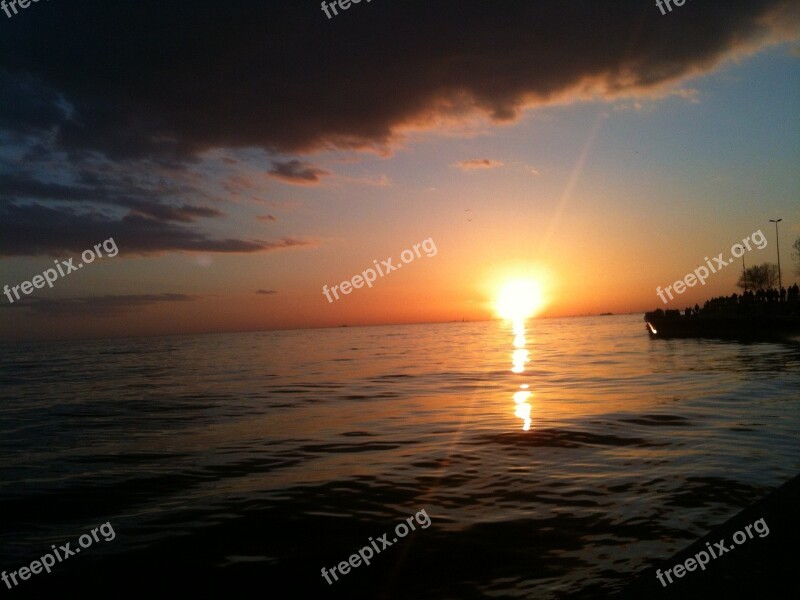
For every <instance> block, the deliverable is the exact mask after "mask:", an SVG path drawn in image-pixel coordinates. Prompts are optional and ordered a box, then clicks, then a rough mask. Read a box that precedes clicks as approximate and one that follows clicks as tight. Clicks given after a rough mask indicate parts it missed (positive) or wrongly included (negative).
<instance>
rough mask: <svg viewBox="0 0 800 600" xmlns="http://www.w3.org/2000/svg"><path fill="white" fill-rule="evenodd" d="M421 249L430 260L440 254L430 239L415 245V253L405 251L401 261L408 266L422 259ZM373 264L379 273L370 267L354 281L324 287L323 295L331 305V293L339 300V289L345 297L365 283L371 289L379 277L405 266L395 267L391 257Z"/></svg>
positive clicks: (354, 277) (375, 261)
mask: <svg viewBox="0 0 800 600" xmlns="http://www.w3.org/2000/svg"><path fill="white" fill-rule="evenodd" d="M420 248H422V249H423V250H424V251H425V256H427V257H428V258H430V257H432V256H436V253H437V252H438V250H436V244H434V243H433V238H428V239H427V240H423V241H422V242H420V243H419V244H414V250H413V252H412V251H411V250H403V251H402V252H401V253H400V260H402V261H403V262H404V263H405V264H408V263H410V262H411V261H413V260H414V259H415V258H420V257H421V256H422V254H420V251H419V250H420ZM415 253H416V256H415ZM372 262H373V264H374V265H375V269H377V270H378V271H377V273H376V272H375V269H373V268H372V267H370V268H368V269H366V270H365V271H362V272H361V275H354V276H353V277H352V279H350V280H345V281H343V282H342V283H339V284H337V285H334V286H333V287H332V288H331V289H328V286H327V285H323V286H322V294H323V295H324V296H325V297H326V298H327V299H328V302H329V303H331V302H333V299H332V298H331V297H330V293H331V292H333V295H334V296H335V297H336V299H337V300H338V299H339V294H337V293H336V290H337V288H338V289H339V291H340V292H342V294H344V295H345V296H346V295H347V294H349V293H350V292H352V291H353V288H356V289H358V288H361V287H364V284H365V283H366V284H367V287H370V288H371V287H372V283H373V282H374V281H375V280H376V279H378V275H380V276H381V277H383V276H384V275H386V274H387V273H391V272H392V271H396V270H397V269H399V268H401V267H402V266H403V265H401V264H399V263H398V264H397V265H393V264H392V258H391V257H389V258H387V259H386V260H384V261H381V264H380V265H379V264H378V261H377V260H373V261H372ZM381 265H383V267H384V269H381Z"/></svg>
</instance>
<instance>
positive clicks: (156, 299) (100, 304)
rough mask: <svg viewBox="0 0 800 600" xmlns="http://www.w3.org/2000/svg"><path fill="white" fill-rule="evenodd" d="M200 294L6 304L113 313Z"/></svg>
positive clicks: (71, 313) (55, 313)
mask: <svg viewBox="0 0 800 600" xmlns="http://www.w3.org/2000/svg"><path fill="white" fill-rule="evenodd" d="M197 298H198V296H187V295H185V294H135V295H120V296H87V297H83V298H54V299H51V298H36V297H30V298H22V299H21V300H17V301H15V302H14V304H6V305H2V304H0V306H5V307H6V308H13V309H23V310H29V311H31V312H32V313H34V314H36V315H38V316H41V317H75V316H85V317H113V316H117V315H120V314H124V313H128V312H131V311H133V310H136V309H140V308H143V307H145V306H150V305H153V304H160V303H162V302H191V301H193V300H196V299H197Z"/></svg>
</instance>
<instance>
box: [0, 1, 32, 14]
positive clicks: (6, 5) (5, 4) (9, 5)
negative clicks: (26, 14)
mask: <svg viewBox="0 0 800 600" xmlns="http://www.w3.org/2000/svg"><path fill="white" fill-rule="evenodd" d="M38 1H39V0H2V2H0V8H2V9H3V12H4V13H6V16H7V17H8V18H9V19H10V18H11V17H13V16H14V15H16V14H19V13H18V11H17V6H19V7H20V8H28V7H29V6H30V5H31V2H38ZM9 8H10V9H11V10H13V11H14V15H12V14H11V11H9V10H8V9H9Z"/></svg>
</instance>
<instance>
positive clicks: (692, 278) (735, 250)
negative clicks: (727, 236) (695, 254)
mask: <svg viewBox="0 0 800 600" xmlns="http://www.w3.org/2000/svg"><path fill="white" fill-rule="evenodd" d="M756 238H758V239H756ZM751 240H752V241H753V243H754V244H755V245H756V248H758V249H759V250H763V249H764V248H766V247H767V238H765V237H764V234H763V233H761V230H760V229H759V230H758V231H756V232H755V233H751V234H750V235H748V236H747V237H746V238H744V239H743V240H742V243H741V244H740V243H738V242H737V243H736V244H734V245H733V246H731V254H732V255H733V257H734V258H741V257H742V256H744V253H745V247H747V250H748V251H749V250H752V249H753V248H752V247H751V246H750V241H751ZM722 254H723V253H722V252H720V253H719V254H717V256H715V257H714V264H712V263H711V261H710V260H708V257H707V256H706V257H704V259H703V260H705V261H706V264H707V265H708V269H711V271H710V272H709V270H708V269H707V268H706V267H705V266H700V267H697V268H696V269H695V270H694V271H693V272H692V273H688V274H687V275H686V277H684V278H683V279H679V280H678V281H676V282H675V283H673V284H672V285H668V286H667V287H666V289H663V290H662V289H661V286H658V287H657V288H656V295H657V296H658V297H659V298H661V300H662V301H663V302H664V304H667V299H666V298H665V297H664V292H666V293H667V295H668V296H669V299H670V300H674V299H675V297H674V296H673V295H672V292H671V291H670V290H673V291H674V292H675V293H676V294H682V293H683V292H685V291H686V288H687V287H694V286H696V285H697V282H698V281H699V282H700V284H701V285H705V284H706V279H708V278H709V277H710V276H711V273H716V272H717V271H720V270H722V269H723V268H725V267H727V266H728V265H729V264H731V263H732V262H733V258H729V259H728V260H725V259H724V258H722ZM715 265H716V267H717V268H716V269H715V268H714V266H715Z"/></svg>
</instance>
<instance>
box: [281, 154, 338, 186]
mask: <svg viewBox="0 0 800 600" xmlns="http://www.w3.org/2000/svg"><path fill="white" fill-rule="evenodd" d="M269 175H270V176H271V177H274V178H275V179H280V180H281V181H285V182H286V183H294V184H296V185H314V184H316V183H319V182H320V177H322V176H324V175H330V172H329V171H326V170H325V169H320V168H318V167H315V166H314V165H310V164H308V163H306V162H303V161H300V160H296V159H295V160H288V161H285V162H281V161H275V162H274V163H273V164H272V170H271V171H270V172H269Z"/></svg>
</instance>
